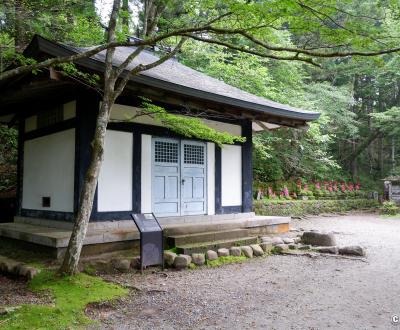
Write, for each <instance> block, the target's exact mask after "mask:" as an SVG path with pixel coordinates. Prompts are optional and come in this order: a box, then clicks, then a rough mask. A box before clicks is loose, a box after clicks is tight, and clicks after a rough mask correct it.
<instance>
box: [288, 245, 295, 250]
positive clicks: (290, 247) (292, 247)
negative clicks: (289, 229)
mask: <svg viewBox="0 0 400 330" xmlns="http://www.w3.org/2000/svg"><path fill="white" fill-rule="evenodd" d="M288 247H289V250H296V247H297V246H296V244H289V245H288Z"/></svg>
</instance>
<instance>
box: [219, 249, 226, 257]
mask: <svg viewBox="0 0 400 330" xmlns="http://www.w3.org/2000/svg"><path fill="white" fill-rule="evenodd" d="M218 256H219V257H227V256H229V250H228V249H225V248H221V249H218Z"/></svg>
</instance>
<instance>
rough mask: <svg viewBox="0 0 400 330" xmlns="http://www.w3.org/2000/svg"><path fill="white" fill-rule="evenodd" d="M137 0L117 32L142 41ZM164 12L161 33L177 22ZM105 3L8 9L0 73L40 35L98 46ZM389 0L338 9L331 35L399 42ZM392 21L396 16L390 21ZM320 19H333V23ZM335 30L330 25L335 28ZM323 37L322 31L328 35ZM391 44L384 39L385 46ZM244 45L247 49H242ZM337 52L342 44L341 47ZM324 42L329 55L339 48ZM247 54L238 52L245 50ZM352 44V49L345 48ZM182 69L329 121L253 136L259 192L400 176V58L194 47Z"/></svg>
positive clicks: (22, 0) (0, 19) (315, 43)
mask: <svg viewBox="0 0 400 330" xmlns="http://www.w3.org/2000/svg"><path fill="white" fill-rule="evenodd" d="M137 2H138V1H136V0H133V1H132V0H123V8H124V17H123V19H122V22H121V26H120V31H119V33H121V34H124V35H127V36H128V35H129V36H137V31H138V27H137V22H138V17H140V15H141V14H142V13H141V12H140V11H139V12H138V11H136V10H134V8H138V7H139V8H140V6H138V4H137ZM176 3H177V6H176V7H174V6H169V7H168V8H175V10H167V11H163V12H162V13H160V15H161V16H162V17H161V18H162V19H161V20H160V22H161V23H160V26H159V27H158V28H159V29H163V24H165V26H167V25H168V21H169V20H171V19H176V18H177V17H179V10H180V5H179V3H181V2H179V1H178V2H176ZM105 6H107V1H99V0H98V1H79V0H76V1H65V0H38V1H27V0H13V1H5V0H3V2H0V71H3V70H5V68H7V67H8V66H9V65H11V64H12V63H14V62H16V61H18V62H19V63H21V61H24V60H26V59H25V58H23V57H22V56H21V55H20V54H21V52H22V51H23V49H24V48H25V47H26V46H27V44H28V43H29V41H30V40H31V38H32V36H33V35H34V34H40V35H42V36H44V37H47V38H50V39H52V40H56V41H60V42H63V43H68V44H73V45H78V46H90V45H95V44H99V43H101V42H102V41H103V40H104V18H103V17H102V12H103V9H104V7H105ZM392 9H393V8H392V7H391V2H390V1H374V0H367V1H346V15H344V14H341V12H340V11H338V10H335V12H334V15H335V16H334V18H333V19H332V20H331V21H330V26H329V28H330V29H332V28H333V29H334V28H340V27H339V26H337V27H335V24H340V22H342V21H343V20H345V17H346V16H347V15H349V14H350V15H353V16H354V17H359V18H360V19H361V20H362V19H363V18H365V20H369V21H371V22H372V23H373V24H370V28H371V31H372V30H373V33H374V35H375V34H376V33H377V31H378V32H379V30H382V33H385V38H386V39H387V40H388V42H389V41H390V42H393V40H392V39H391V38H395V37H392V36H391V34H388V33H387V31H392V32H393V36H397V35H399V32H400V24H399V18H400V13H398V12H396V11H393V10H392ZM389 13H390V14H389ZM319 19H324V20H326V21H328V23H329V20H328V18H326V17H320V18H319ZM328 23H327V24H328ZM322 33H323V31H321V35H322ZM273 37H274V38H275V40H277V41H278V43H280V44H285V45H288V46H296V45H299V44H301V45H303V46H304V44H307V45H308V47H309V49H313V47H318V48H319V49H321V40H318V36H316V35H315V34H312V35H307V33H299V31H292V30H290V29H289V28H287V29H285V28H281V29H277V30H276V31H275V32H274V36H273ZM385 38H381V39H380V40H379V42H380V43H384V42H385ZM238 42H240V41H238ZM332 45H336V46H337V42H336V40H332ZM332 45H329V43H327V42H326V40H325V39H324V46H323V47H324V48H327V49H329V48H330V47H332ZM239 46H240V45H239ZM344 46H345V45H344ZM177 57H178V60H180V61H181V62H182V63H184V64H186V65H188V66H190V67H192V68H194V69H196V70H199V71H202V72H204V73H206V74H208V75H210V76H212V77H215V78H218V79H221V80H223V81H225V82H226V83H228V84H231V85H233V86H236V87H239V88H241V89H243V90H246V91H248V92H250V93H253V94H256V95H259V96H262V97H266V98H268V99H271V100H273V101H277V102H281V103H285V104H289V105H292V106H295V107H299V108H303V109H306V110H311V111H317V112H320V113H321V117H320V119H319V120H318V121H316V122H314V123H312V124H311V125H310V127H309V129H308V130H305V129H304V130H299V129H289V128H281V129H278V130H273V131H268V132H263V133H257V134H255V135H254V154H253V167H254V177H255V187H257V186H266V185H274V187H275V188H276V189H278V190H279V189H281V187H282V186H283V185H285V183H286V182H288V181H289V182H298V180H299V179H301V180H302V181H303V182H311V181H339V182H340V181H347V182H353V183H361V186H362V187H364V188H365V189H368V190H371V189H374V190H379V189H381V186H382V181H381V179H383V178H384V177H386V176H388V175H397V174H400V163H399V157H400V148H398V147H397V146H398V142H399V137H400V126H399V125H398V123H399V122H400V108H399V107H400V55H399V54H398V53H392V54H387V55H383V56H380V57H362V58H357V59H350V58H349V57H344V58H335V59H325V60H324V61H322V62H321V65H322V68H319V67H315V66H313V65H310V64H307V63H302V62H298V61H276V60H273V59H266V58H260V57H258V56H255V55H251V54H245V53H243V52H236V51H235V50H232V49H226V48H224V47H222V46H219V45H213V44H204V43H199V42H196V41H194V40H191V41H188V42H187V43H186V44H185V45H184V47H183V48H182V50H181V51H180V53H179V54H178V55H177ZM16 148H17V132H16V130H15V129H14V128H12V127H7V126H4V125H1V126H0V192H1V191H3V192H4V191H13V190H15V185H16V155H17V152H16Z"/></svg>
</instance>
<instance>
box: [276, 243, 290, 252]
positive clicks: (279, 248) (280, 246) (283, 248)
mask: <svg viewBox="0 0 400 330" xmlns="http://www.w3.org/2000/svg"><path fill="white" fill-rule="evenodd" d="M287 250H289V246H288V245H287V244H277V245H275V246H274V251H275V252H277V253H281V252H283V251H287Z"/></svg>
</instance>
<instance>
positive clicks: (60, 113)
mask: <svg viewBox="0 0 400 330" xmlns="http://www.w3.org/2000/svg"><path fill="white" fill-rule="evenodd" d="M63 120H64V107H63V105H60V106H57V107H55V108H51V109H49V110H45V111H42V112H40V113H38V115H37V128H44V127H48V126H51V125H54V124H56V123H59V122H61V121H63Z"/></svg>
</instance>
